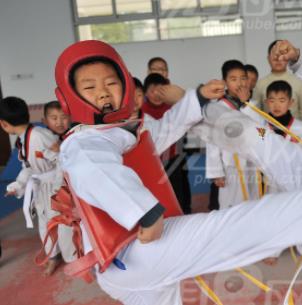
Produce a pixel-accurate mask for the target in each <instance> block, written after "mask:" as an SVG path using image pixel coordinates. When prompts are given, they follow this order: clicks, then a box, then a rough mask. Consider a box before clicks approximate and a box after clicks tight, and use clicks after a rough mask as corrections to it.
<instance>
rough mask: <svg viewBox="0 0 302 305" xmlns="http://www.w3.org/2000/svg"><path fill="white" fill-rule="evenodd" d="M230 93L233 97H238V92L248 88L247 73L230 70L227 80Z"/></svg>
mask: <svg viewBox="0 0 302 305" xmlns="http://www.w3.org/2000/svg"><path fill="white" fill-rule="evenodd" d="M225 83H226V86H227V89H228V93H229V94H230V95H231V96H233V97H238V90H239V88H241V87H244V88H246V87H247V76H246V73H245V71H243V70H240V69H233V70H230V71H229V72H228V74H227V77H226V79H225Z"/></svg>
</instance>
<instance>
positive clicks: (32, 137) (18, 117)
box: [0, 96, 59, 275]
mask: <svg viewBox="0 0 302 305" xmlns="http://www.w3.org/2000/svg"><path fill="white" fill-rule="evenodd" d="M0 124H1V127H2V128H3V129H4V131H6V132H7V133H8V134H13V135H17V136H18V139H17V144H16V145H17V148H18V150H19V159H20V161H21V162H22V170H21V172H20V173H19V175H18V177H17V178H16V181H15V182H12V183H10V184H9V185H8V186H7V195H15V196H16V197H18V198H21V197H22V196H23V195H24V194H25V190H26V188H27V185H28V182H29V181H30V179H33V180H32V181H33V186H32V191H33V196H34V199H33V200H34V208H35V210H36V212H37V216H38V226H39V234H40V238H41V240H42V242H43V241H44V237H45V235H46V231H47V222H48V221H49V220H50V219H51V218H52V217H54V216H55V215H57V213H56V212H54V211H53V210H52V209H51V204H50V197H51V195H52V194H54V192H55V191H56V190H55V189H54V181H53V175H52V173H53V172H54V171H55V168H56V163H57V156H58V154H57V153H55V152H53V151H51V150H50V147H51V146H52V145H54V144H55V143H56V142H57V137H56V136H55V135H53V133H52V132H50V131H49V130H47V129H46V128H42V127H37V126H33V125H31V124H30V123H29V112H28V107H27V105H26V103H25V101H24V100H22V99H20V98H18V97H12V96H11V97H6V98H4V99H2V100H1V102H0ZM32 176H33V177H34V178H31V177H32ZM36 181H39V182H38V183H36ZM26 191H27V190H26ZM29 193H31V190H29ZM28 203H29V202H27V203H26V202H24V211H25V216H26V220H27V227H32V222H31V219H30V218H29V215H28V212H27V211H26V210H25V209H26V205H27V204H28ZM46 250H47V252H49V250H50V244H47V245H46ZM58 254H59V248H58V246H55V248H54V249H53V251H52V253H51V259H50V260H49V262H48V264H47V266H46V269H45V274H46V275H50V274H52V273H53V272H54V270H55V269H56V267H57V265H58V263H59V259H58Z"/></svg>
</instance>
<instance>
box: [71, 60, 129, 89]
mask: <svg viewBox="0 0 302 305" xmlns="http://www.w3.org/2000/svg"><path fill="white" fill-rule="evenodd" d="M95 63H102V64H105V65H109V66H111V67H112V68H113V69H114V70H115V71H116V73H117V76H118V78H119V79H120V80H121V82H122V86H123V95H124V93H125V78H124V76H123V73H122V70H121V68H120V67H119V66H118V65H117V63H115V62H114V61H113V60H111V59H109V58H107V57H102V56H97V57H90V58H85V59H83V60H81V61H79V62H77V63H76V64H75V65H74V66H73V67H72V68H71V70H70V73H69V82H70V84H71V86H72V88H74V89H75V78H74V77H75V72H76V71H77V69H79V68H80V67H82V66H85V65H90V64H95Z"/></svg>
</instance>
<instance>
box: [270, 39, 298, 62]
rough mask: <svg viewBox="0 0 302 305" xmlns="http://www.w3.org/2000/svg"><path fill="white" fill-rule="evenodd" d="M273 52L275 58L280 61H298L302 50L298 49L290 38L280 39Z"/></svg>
mask: <svg viewBox="0 0 302 305" xmlns="http://www.w3.org/2000/svg"><path fill="white" fill-rule="evenodd" d="M271 52H272V55H273V58H275V59H278V60H280V61H292V62H296V61H297V60H298V59H299V57H300V50H299V49H296V48H295V47H294V46H293V45H292V44H291V43H290V42H289V41H288V40H281V41H278V42H277V43H276V44H275V45H274V46H273V48H272V51H271Z"/></svg>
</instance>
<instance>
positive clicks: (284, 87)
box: [266, 80, 292, 99]
mask: <svg viewBox="0 0 302 305" xmlns="http://www.w3.org/2000/svg"><path fill="white" fill-rule="evenodd" d="M271 92H285V93H286V94H287V96H288V98H289V99H291V98H292V87H291V85H290V84H289V83H288V82H286V81H284V80H277V81H274V82H272V83H271V84H269V86H268V87H267V88H266V97H268V95H269V94H270V93H271Z"/></svg>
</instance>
